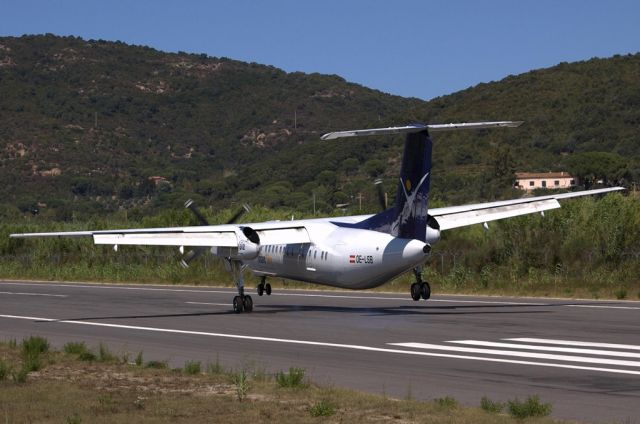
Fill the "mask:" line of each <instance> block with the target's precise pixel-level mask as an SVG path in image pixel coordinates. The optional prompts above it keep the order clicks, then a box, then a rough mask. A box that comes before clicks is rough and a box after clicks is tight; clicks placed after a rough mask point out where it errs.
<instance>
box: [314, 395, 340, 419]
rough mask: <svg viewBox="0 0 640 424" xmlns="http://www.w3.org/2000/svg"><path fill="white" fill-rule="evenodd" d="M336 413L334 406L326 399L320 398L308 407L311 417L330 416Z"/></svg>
mask: <svg viewBox="0 0 640 424" xmlns="http://www.w3.org/2000/svg"><path fill="white" fill-rule="evenodd" d="M335 413H336V408H335V407H334V406H333V405H332V404H331V403H330V402H329V401H327V400H324V399H322V400H320V401H319V402H316V404H315V405H313V406H312V407H311V408H309V414H311V416H312V417H330V416H332V415H333V414H335Z"/></svg>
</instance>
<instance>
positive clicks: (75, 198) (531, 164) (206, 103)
mask: <svg viewBox="0 0 640 424" xmlns="http://www.w3.org/2000/svg"><path fill="white" fill-rule="evenodd" d="M639 77H640V55H629V56H624V57H622V56H616V57H613V58H610V59H592V60H589V61H585V62H579V63H571V64H567V63H563V64H560V65H558V66H555V67H553V68H549V69H543V70H537V71H532V72H529V73H526V74H522V75H518V76H509V77H507V78H505V79H504V80H502V81H499V82H492V83H487V84H480V85H478V86H476V87H472V88H469V89H467V90H464V91H461V92H458V93H454V94H452V95H449V96H444V97H440V98H436V99H433V100H431V101H429V102H425V101H421V100H418V99H406V98H401V97H398V96H392V95H389V94H385V93H382V92H380V91H376V90H372V89H368V88H366V87H362V86H360V85H357V84H352V83H348V82H346V81H345V80H344V79H342V78H340V77H338V76H335V75H334V76H330V75H319V74H303V73H286V72H284V71H282V70H279V69H276V68H274V67H270V66H265V65H259V64H255V63H243V62H239V61H234V60H231V59H228V58H215V57H209V56H206V55H195V54H186V53H163V52H159V51H157V50H154V49H151V48H148V47H143V46H129V45H126V44H123V43H120V42H108V41H103V40H82V39H80V38H75V37H57V36H53V35H44V36H23V37H19V38H13V37H5V38H0V92H1V93H2V96H0V146H2V148H3V149H4V150H3V154H2V155H1V156H0V195H1V196H2V199H3V202H4V203H5V205H4V208H3V213H4V215H12V214H17V213H18V209H16V207H15V206H16V205H17V206H18V208H19V210H20V211H21V212H22V213H25V212H28V211H35V210H36V209H38V210H39V211H40V212H41V214H45V215H47V216H50V217H51V218H55V219H62V220H69V219H73V218H75V217H78V216H89V215H95V214H104V213H110V212H113V211H116V210H119V209H128V210H130V211H132V212H135V213H147V212H148V210H149V209H153V208H161V207H162V208H166V207H169V208H179V207H181V204H182V202H183V201H184V200H185V199H186V198H188V197H196V198H197V199H199V200H200V201H201V202H202V203H206V204H211V205H215V206H226V205H229V204H231V203H232V202H237V201H249V202H250V203H253V204H262V205H265V206H268V207H292V208H297V209H299V210H307V211H308V210H310V209H311V208H312V202H313V201H312V196H313V195H312V193H313V194H314V195H315V199H316V202H315V203H316V207H317V208H318V209H319V210H323V211H325V212H329V211H331V210H332V209H333V206H332V205H334V204H336V203H347V202H348V203H351V205H352V206H351V210H350V212H358V208H359V207H358V204H359V202H358V200H357V199H358V198H359V197H360V195H361V194H363V197H364V201H363V209H365V210H375V209H376V206H375V196H374V195H373V189H372V184H371V183H372V181H373V179H374V178H376V177H384V178H385V179H386V180H387V181H388V182H387V186H388V187H387V191H389V193H390V194H392V193H393V192H395V187H393V186H394V183H393V181H395V178H396V176H397V172H398V167H399V159H400V155H401V149H402V143H400V142H399V141H400V140H399V139H397V140H393V139H379V140H375V139H373V140H372V139H360V140H348V141H337V142H320V141H319V136H320V134H322V133H324V132H328V131H332V130H337V129H350V128H366V127H373V126H386V125H395V124H403V123H406V122H410V121H421V122H429V123H431V122H433V123H435V122H453V121H471V120H489V119H500V120H502V119H514V120H518V119H522V120H525V121H526V124H525V125H524V126H522V127H521V128H520V129H518V130H505V131H491V132H488V131H486V132H479V133H472V132H465V133H455V134H453V133H452V134H442V135H440V134H439V135H438V137H437V140H436V142H435V150H434V159H435V168H434V174H433V175H434V177H433V187H434V196H435V198H436V199H437V200H439V201H440V202H444V203H458V202H465V201H472V200H479V199H490V198H497V197H501V196H506V195H513V193H512V192H511V189H510V183H511V179H512V177H513V172H514V171H515V170H526V171H547V170H575V171H578V170H579V171H580V172H582V173H584V174H585V175H587V174H593V176H599V177H601V176H602V175H597V174H599V173H602V172H605V171H602V170H601V169H599V167H598V166H596V167H595V169H593V166H591V167H589V166H588V165H592V164H593V162H594V161H595V162H596V165H597V164H599V163H600V162H603V161H600V160H598V159H599V158H600V157H601V156H598V155H601V153H595V154H594V153H593V152H608V153H609V156H607V160H608V162H607V163H609V167H608V168H607V170H606V172H607V173H608V174H609V175H605V177H609V179H612V180H614V179H615V180H620V179H626V180H630V179H633V178H636V177H637V176H638V175H639V174H640V162H639V160H638V151H639V149H640V148H639V141H640V140H638V138H640V136H639V133H638V126H639V124H640V108H639V107H638V106H640V78H639ZM587 152H590V153H589V155H585V153H587ZM594 155H595V156H594Z"/></svg>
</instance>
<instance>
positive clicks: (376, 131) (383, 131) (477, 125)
mask: <svg viewBox="0 0 640 424" xmlns="http://www.w3.org/2000/svg"><path fill="white" fill-rule="evenodd" d="M522 123H523V121H496V122H466V123H457V124H432V125H422V124H414V125H406V126H404V127H388V128H371V129H368V130H352V131H338V132H331V133H327V134H325V135H323V136H322V137H320V139H321V140H335V139H336V138H343V137H363V136H369V135H387V134H403V133H416V132H420V131H424V130H429V131H431V132H433V131H455V130H465V129H469V130H479V129H484V128H502V127H507V128H513V127H519V126H520V125H522Z"/></svg>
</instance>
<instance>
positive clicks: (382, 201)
mask: <svg viewBox="0 0 640 424" xmlns="http://www.w3.org/2000/svg"><path fill="white" fill-rule="evenodd" d="M374 184H375V185H376V192H377V193H378V204H379V205H380V207H381V208H382V210H383V211H384V210H386V209H387V199H386V196H385V195H384V194H385V193H384V188H383V187H382V180H381V179H377V180H376V181H375V182H374Z"/></svg>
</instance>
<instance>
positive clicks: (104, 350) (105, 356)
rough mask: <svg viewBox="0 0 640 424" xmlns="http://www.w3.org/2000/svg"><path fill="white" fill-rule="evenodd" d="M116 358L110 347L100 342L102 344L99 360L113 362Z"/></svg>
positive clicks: (99, 349)
mask: <svg viewBox="0 0 640 424" xmlns="http://www.w3.org/2000/svg"><path fill="white" fill-rule="evenodd" d="M115 359H116V357H115V356H114V355H113V353H111V351H110V350H109V348H108V347H107V346H106V345H104V344H102V343H100V345H99V346H98V360H99V361H100V362H111V361H113V360H115Z"/></svg>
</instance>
